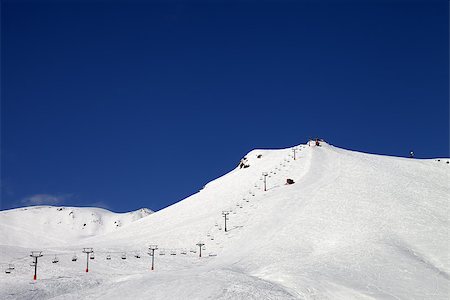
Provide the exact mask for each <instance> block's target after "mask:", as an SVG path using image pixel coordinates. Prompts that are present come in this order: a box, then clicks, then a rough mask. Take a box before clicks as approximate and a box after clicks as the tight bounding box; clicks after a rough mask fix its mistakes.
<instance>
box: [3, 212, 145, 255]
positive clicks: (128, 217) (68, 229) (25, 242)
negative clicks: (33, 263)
mask: <svg viewBox="0 0 450 300" xmlns="http://www.w3.org/2000/svg"><path fill="white" fill-rule="evenodd" d="M151 213H152V211H151V210H149V209H147V208H142V209H139V210H137V211H133V212H129V213H114V212H111V211H108V210H106V209H101V208H91V207H63V206H58V207H56V206H31V207H24V208H17V209H12V210H6V211H0V236H2V241H1V244H2V245H10V246H22V247H43V246H63V245H69V244H70V243H74V242H75V241H78V240H80V239H83V238H86V237H90V236H96V235H98V234H104V233H107V232H111V231H114V230H117V229H118V228H121V227H123V226H126V225H128V224H130V223H132V222H134V221H136V220H139V219H142V218H144V217H146V216H148V215H150V214H151Z"/></svg>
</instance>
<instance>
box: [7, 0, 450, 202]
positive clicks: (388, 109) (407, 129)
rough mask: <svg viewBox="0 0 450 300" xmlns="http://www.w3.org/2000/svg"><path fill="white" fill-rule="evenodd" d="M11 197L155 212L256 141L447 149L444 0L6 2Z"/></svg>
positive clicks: (443, 152)
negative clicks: (359, 0) (323, 141)
mask: <svg viewBox="0 0 450 300" xmlns="http://www.w3.org/2000/svg"><path fill="white" fill-rule="evenodd" d="M2 2H3V5H2V11H1V34H2V36H1V43H2V44H1V63H2V65H1V172H2V173H1V184H2V191H1V193H2V194H1V196H2V199H1V206H0V208H1V209H7V208H12V207H17V206H23V205H27V204H39V203H42V204H65V205H99V206H104V207H108V208H110V209H112V210H114V211H129V210H134V209H138V208H140V207H149V208H151V209H154V210H158V209H161V208H162V207H165V206H167V205H170V204H172V203H174V202H177V201H179V200H181V199H183V198H184V197H186V196H188V195H190V194H192V193H194V192H196V191H197V190H198V189H199V188H201V187H202V186H203V185H204V184H205V183H207V182H208V181H210V180H212V179H214V178H216V177H218V176H220V175H222V174H224V173H226V172H227V171H229V170H231V169H232V168H234V167H235V165H236V164H237V163H238V161H239V159H240V158H241V157H242V156H243V155H245V154H246V153H247V152H248V151H250V150H251V149H253V148H278V147H289V146H292V145H295V144H299V143H305V142H306V141H307V139H308V138H309V137H312V136H320V137H323V138H325V139H326V140H329V141H330V142H332V143H333V144H334V145H337V146H340V147H343V148H348V149H354V150H360V151H365V152H371V153H381V154H387V155H397V156H405V155H407V154H408V152H409V150H410V149H414V151H415V152H416V155H417V156H418V157H443V156H448V155H449V154H448V152H449V83H448V80H449V60H448V54H449V52H448V51H449V47H448V43H449V38H448V34H449V30H448V21H449V18H448V12H449V10H448V2H447V1H445V0H444V1H429V0H428V1H372V2H370V3H367V2H365V3H363V4H362V3H357V2H355V1H353V2H351V1H345V2H344V1H342V2H340V1H328V2H323V1H322V2H320V4H314V3H312V2H306V3H305V2H302V1H298V2H302V3H297V4H295V3H293V2H283V3H280V2H279V1H277V2H264V3H258V2H256V1H255V2H253V1H246V2H236V1H235V2H233V3H231V4H230V3H229V4H225V3H223V2H222V3H220V2H216V3H215V4H211V3H210V4H207V3H206V1H204V2H203V3H202V2H201V1H196V2H189V1H183V2H178V3H176V2H175V1H171V2H170V3H167V2H165V3H164V1H160V2H159V3H158V2H153V3H149V2H146V4H143V3H138V2H135V3H133V4H130V3H129V2H128V1H123V2H115V3H112V2H100V1H97V2H95V3H87V2H79V1H72V2H70V1H62V3H60V4H57V2H58V1H53V2H43V1H32V2H26V1H20V2H19V1H6V2H5V1H2Z"/></svg>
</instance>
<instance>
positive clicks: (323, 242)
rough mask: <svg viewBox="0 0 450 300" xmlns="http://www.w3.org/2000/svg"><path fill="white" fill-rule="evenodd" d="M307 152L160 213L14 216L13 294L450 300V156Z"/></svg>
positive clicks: (230, 177) (241, 172)
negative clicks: (35, 257) (89, 254)
mask: <svg viewBox="0 0 450 300" xmlns="http://www.w3.org/2000/svg"><path fill="white" fill-rule="evenodd" d="M295 148H296V149H297V150H296V160H294V159H293V154H294V152H293V148H288V149H281V150H253V151H251V152H250V153H248V154H247V155H246V157H245V159H244V160H243V162H244V164H245V165H248V166H249V167H246V168H244V167H243V168H240V167H237V168H236V169H234V170H233V171H231V172H230V173H228V174H226V175H224V176H222V177H220V178H218V179H216V180H214V181H212V182H210V183H209V184H207V185H206V186H205V187H204V189H202V190H201V191H200V192H198V193H196V194H194V195H192V196H190V197H188V198H187V199H185V200H183V201H180V202H178V203H177V204H175V205H172V206H170V207H168V208H166V209H163V210H161V211H158V212H155V213H152V214H150V212H148V211H146V210H144V211H140V212H137V213H136V212H133V213H128V214H126V215H118V214H114V213H111V212H108V211H105V210H100V209H89V208H85V209H81V208H69V207H64V208H59V207H39V208H25V209H15V210H9V211H2V212H0V235H1V239H0V244H1V245H0V251H1V253H0V263H1V267H2V270H1V273H0V299H50V298H51V299H450V285H449V274H450V261H449V253H450V251H449V250H450V249H449V242H450V241H449V195H450V178H449V177H450V165H449V164H448V161H449V159H429V160H420V159H408V158H397V157H387V156H380V155H371V154H364V153H358V152H353V151H348V150H343V149H339V148H336V147H333V146H331V145H328V144H326V143H322V144H321V146H313V145H311V146H308V145H300V146H297V147H295ZM263 172H267V177H266V179H267V191H264V188H263V187H264V183H263V182H264V180H263V176H262V173H263ZM288 178H290V179H293V180H294V182H295V183H294V184H291V185H286V179H288ZM223 211H227V212H229V214H228V220H227V232H225V227H224V217H223V216H222V212H223ZM70 212H73V213H72V214H75V218H73V217H72V216H69V214H70ZM94 220H96V221H94ZM114 221H120V225H119V226H115V224H117V223H114ZM58 222H60V223H58ZM83 224H87V225H83ZM199 242H202V243H204V244H205V246H204V249H202V257H201V258H200V257H199V250H200V248H199V247H198V246H197V245H196V244H197V243H199ZM151 244H156V245H158V250H156V251H155V256H154V259H155V270H153V271H151V269H150V268H151V257H150V256H149V255H148V247H149V245H151ZM83 247H92V248H94V255H95V258H94V259H90V260H89V272H88V273H86V272H85V268H86V255H85V254H83V253H82V252H81V250H82V248H83ZM32 250H41V251H43V254H44V256H43V257H41V258H39V261H38V279H37V280H36V281H34V280H33V273H34V267H33V266H31V265H30V263H31V261H32V259H31V257H29V255H30V251H32ZM74 255H76V256H77V258H78V259H77V261H72V257H73V256H74ZM55 256H56V257H57V258H58V260H59V262H57V263H52V260H54V259H55ZM136 256H140V258H137V257H136ZM107 257H110V258H111V259H106V258H107ZM124 257H125V258H126V259H123V258H124ZM9 264H14V270H10V273H9V274H7V273H5V270H6V269H8V267H9Z"/></svg>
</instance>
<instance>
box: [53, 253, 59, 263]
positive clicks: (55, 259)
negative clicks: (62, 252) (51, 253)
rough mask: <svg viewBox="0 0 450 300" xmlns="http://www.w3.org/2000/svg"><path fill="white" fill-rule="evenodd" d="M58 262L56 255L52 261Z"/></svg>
mask: <svg viewBox="0 0 450 300" xmlns="http://www.w3.org/2000/svg"><path fill="white" fill-rule="evenodd" d="M57 262H59V259H58V257H57V256H56V255H55V257H54V258H53V260H52V263H54V264H56V263H57Z"/></svg>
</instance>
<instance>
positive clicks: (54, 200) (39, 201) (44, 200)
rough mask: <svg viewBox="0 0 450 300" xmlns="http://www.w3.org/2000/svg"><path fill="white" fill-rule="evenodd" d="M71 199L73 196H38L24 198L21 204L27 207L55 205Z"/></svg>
mask: <svg viewBox="0 0 450 300" xmlns="http://www.w3.org/2000/svg"><path fill="white" fill-rule="evenodd" d="M70 197H71V195H50V194H36V195H32V196H28V197H25V198H23V199H22V200H21V202H22V204H25V205H55V204H61V203H63V202H64V201H65V200H67V199H69V198H70Z"/></svg>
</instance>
